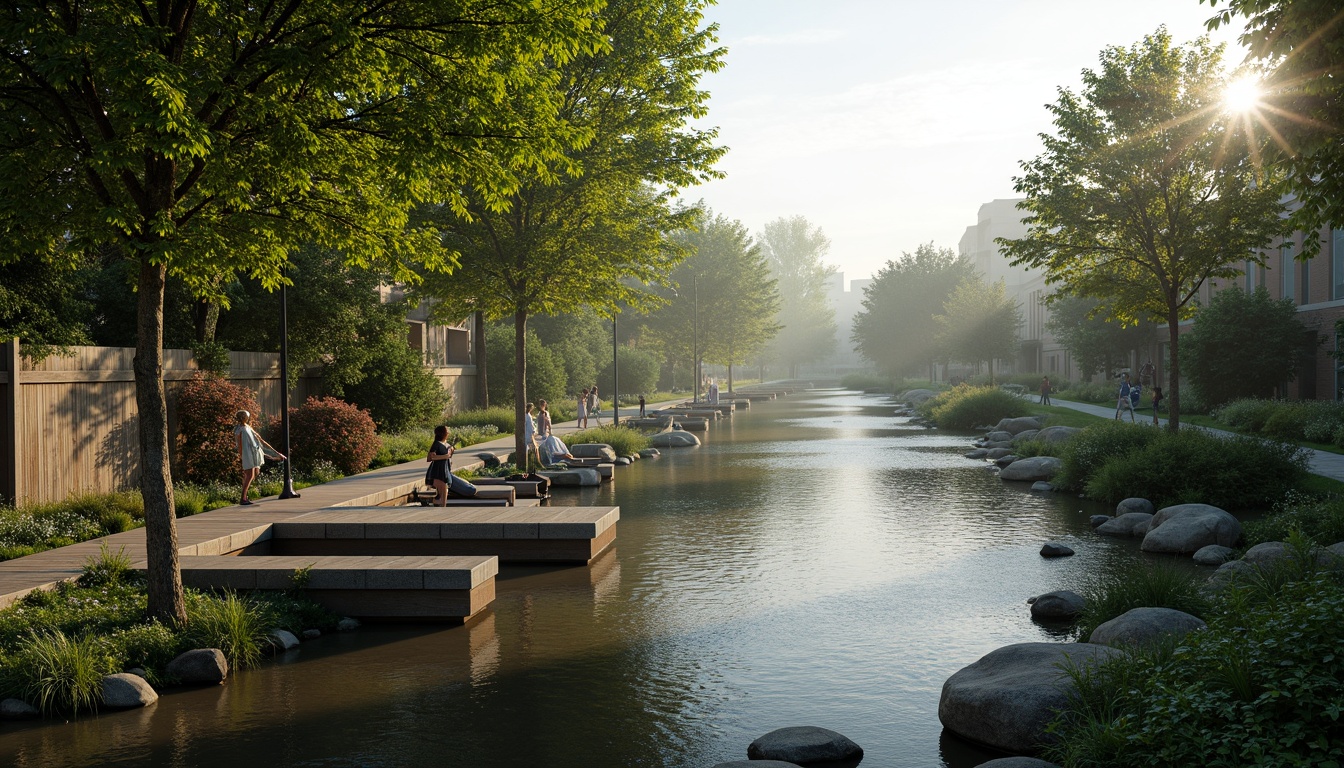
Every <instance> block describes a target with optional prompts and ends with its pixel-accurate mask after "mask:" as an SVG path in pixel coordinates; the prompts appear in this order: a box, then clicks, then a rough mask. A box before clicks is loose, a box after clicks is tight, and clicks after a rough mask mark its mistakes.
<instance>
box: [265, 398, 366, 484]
mask: <svg viewBox="0 0 1344 768" xmlns="http://www.w3.org/2000/svg"><path fill="white" fill-rule="evenodd" d="M277 421H278V420H277ZM273 424H274V423H273ZM272 442H274V441H272ZM382 442H383V441H382V440H380V439H379V438H378V434H377V432H376V431H375V429H374V425H373V418H372V417H371V416H369V412H368V411H366V410H363V409H361V408H359V407H357V406H354V405H351V404H350V403H347V402H345V401H344V400H338V399H337V398H334V397H324V398H321V399H318V398H316V397H310V398H308V402H306V403H304V404H303V405H301V406H299V407H298V408H290V409H289V448H290V450H291V451H292V454H291V456H290V458H291V460H292V461H293V463H294V466H295V467H298V468H299V469H301V470H304V471H306V470H308V469H311V468H312V466H313V465H314V464H316V463H317V462H319V461H329V462H331V463H332V464H334V465H335V466H336V467H337V469H340V470H341V471H342V472H344V473H346V474H347V475H353V474H355V473H356V472H362V471H364V470H365V469H368V467H369V462H371V461H373V457H374V456H376V455H378V449H379V448H380V447H381V446H382Z"/></svg>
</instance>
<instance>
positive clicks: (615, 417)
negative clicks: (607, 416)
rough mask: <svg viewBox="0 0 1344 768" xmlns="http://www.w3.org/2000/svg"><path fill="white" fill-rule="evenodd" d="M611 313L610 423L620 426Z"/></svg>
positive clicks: (619, 387)
mask: <svg viewBox="0 0 1344 768" xmlns="http://www.w3.org/2000/svg"><path fill="white" fill-rule="evenodd" d="M617 314H618V313H616V312H612V313H611V423H612V425H613V426H620V424H621V379H620V376H619V374H618V371H617V354H616V350H617V348H618V344H617V341H616V315H617Z"/></svg>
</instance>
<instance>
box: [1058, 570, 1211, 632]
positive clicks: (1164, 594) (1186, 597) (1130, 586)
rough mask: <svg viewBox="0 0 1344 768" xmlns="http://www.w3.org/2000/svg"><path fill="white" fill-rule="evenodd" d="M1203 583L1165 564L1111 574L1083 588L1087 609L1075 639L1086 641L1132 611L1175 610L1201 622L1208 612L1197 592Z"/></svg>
mask: <svg viewBox="0 0 1344 768" xmlns="http://www.w3.org/2000/svg"><path fill="white" fill-rule="evenodd" d="M1204 582H1205V580H1204V579H1203V578H1200V577H1198V576H1197V575H1196V574H1193V573H1191V572H1190V571H1189V570H1186V569H1182V568H1177V567H1175V566H1173V565H1169V564H1166V563H1154V564H1152V565H1142V566H1139V567H1137V568H1135V569H1134V570H1130V571H1124V572H1112V573H1110V574H1109V575H1108V576H1106V577H1103V578H1101V579H1099V580H1097V581H1096V582H1094V583H1093V584H1091V585H1089V586H1087V587H1084V588H1083V591H1082V594H1083V597H1084V598H1086V599H1087V606H1086V607H1085V608H1084V609H1083V615H1082V616H1081V617H1080V618H1079V620H1078V625H1077V631H1078V637H1079V639H1081V640H1083V641H1086V640H1087V638H1088V637H1089V636H1090V635H1091V634H1092V631H1093V630H1095V629H1096V628H1097V627H1099V626H1101V625H1102V624H1105V623H1106V622H1108V621H1110V620H1111V619H1114V618H1116V617H1117V616H1121V615H1123V614H1124V613H1125V612H1127V611H1130V610H1133V609H1135V608H1174V609H1175V610H1178V611H1184V612H1186V613H1188V614H1191V615H1192V616H1198V617H1200V618H1203V617H1204V615H1205V614H1206V613H1208V610H1209V602H1208V599H1207V598H1205V597H1204V595H1203V593H1202V592H1201V591H1200V588H1201V587H1202V586H1203V584H1204Z"/></svg>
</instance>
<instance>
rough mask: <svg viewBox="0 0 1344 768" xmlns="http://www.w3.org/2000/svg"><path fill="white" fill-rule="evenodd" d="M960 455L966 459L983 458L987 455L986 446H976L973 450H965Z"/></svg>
mask: <svg viewBox="0 0 1344 768" xmlns="http://www.w3.org/2000/svg"><path fill="white" fill-rule="evenodd" d="M962 455H963V456H965V457H966V458H968V459H983V458H985V456H988V455H989V450H988V449H986V448H976V449H975V450H972V451H967V452H966V453H964V454H962Z"/></svg>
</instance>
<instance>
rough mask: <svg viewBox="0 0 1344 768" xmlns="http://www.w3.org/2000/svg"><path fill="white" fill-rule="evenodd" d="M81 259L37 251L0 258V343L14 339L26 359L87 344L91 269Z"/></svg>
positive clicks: (41, 356)
mask: <svg viewBox="0 0 1344 768" xmlns="http://www.w3.org/2000/svg"><path fill="white" fill-rule="evenodd" d="M81 261H82V260H80V259H75V260H67V259H54V258H50V257H47V256H45V255H39V254H27V255H24V256H21V257H20V258H19V259H18V260H17V261H14V262H11V263H8V264H6V263H4V262H3V260H0V343H3V342H7V341H10V340H11V339H14V338H18V339H19V350H20V352H21V353H22V354H23V355H24V357H27V358H29V359H30V360H42V359H44V358H46V357H48V356H50V355H52V354H55V353H59V352H62V351H65V350H66V348H68V347H71V346H74V345H78V344H88V343H89V336H88V322H89V316H90V314H91V313H92V309H93V307H92V305H91V304H90V303H89V301H88V300H87V299H86V298H85V293H84V287H85V285H86V284H87V282H88V274H89V271H88V270H87V269H86V268H81V267H84V266H85V265H83V264H81V263H80V262H81Z"/></svg>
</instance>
